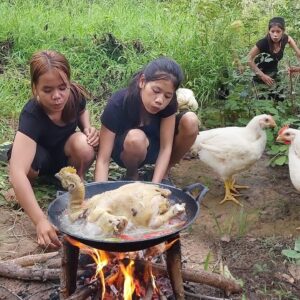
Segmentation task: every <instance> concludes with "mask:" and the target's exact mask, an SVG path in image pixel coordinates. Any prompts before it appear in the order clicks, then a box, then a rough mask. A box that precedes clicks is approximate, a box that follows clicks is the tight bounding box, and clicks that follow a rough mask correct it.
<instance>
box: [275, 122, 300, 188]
mask: <svg viewBox="0 0 300 300" xmlns="http://www.w3.org/2000/svg"><path fill="white" fill-rule="evenodd" d="M276 141H281V142H284V143H285V144H287V145H290V146H289V154H288V155H289V172H290V178H291V181H292V184H293V186H294V187H295V189H296V190H297V191H299V192H300V130H298V129H294V128H289V127H288V126H284V127H282V128H281V129H280V130H279V132H278V136H277V139H276Z"/></svg>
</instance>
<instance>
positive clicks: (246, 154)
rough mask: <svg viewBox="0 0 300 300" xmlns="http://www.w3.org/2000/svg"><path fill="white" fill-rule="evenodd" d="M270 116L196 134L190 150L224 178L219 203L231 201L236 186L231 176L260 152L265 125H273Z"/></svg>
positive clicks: (264, 135) (259, 154) (261, 116)
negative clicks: (223, 192)
mask: <svg viewBox="0 0 300 300" xmlns="http://www.w3.org/2000/svg"><path fill="white" fill-rule="evenodd" d="M275 126H276V123H275V121H274V119H273V117H272V116H270V115H266V114H263V115H258V116H256V117H254V118H253V119H252V120H251V121H250V122H249V123H248V124H247V126H245V127H223V128H215V129H210V130H206V131H202V132H200V133H199V134H198V136H197V138H196V141H195V143H194V145H193V146H192V147H191V153H192V154H193V153H195V152H196V153H197V154H198V157H199V159H200V160H201V161H203V162H204V163H205V164H207V165H208V166H210V167H211V168H212V169H213V170H214V171H215V172H216V173H217V174H218V175H219V176H220V177H221V178H222V180H223V181H224V185H225V197H224V199H223V200H222V201H221V202H220V203H224V202H225V201H233V202H235V203H236V204H239V205H241V204H240V202H239V201H238V200H237V199H236V198H235V196H237V195H236V194H235V193H236V192H237V189H238V188H247V186H238V185H236V184H235V181H234V178H233V176H234V175H235V174H237V173H240V172H241V171H244V170H246V169H248V168H249V167H250V166H252V165H253V164H254V163H255V162H256V161H257V160H258V159H259V158H260V157H261V156H262V154H263V151H264V149H265V146H266V141H267V137H266V132H265V131H264V129H265V128H270V127H275Z"/></svg>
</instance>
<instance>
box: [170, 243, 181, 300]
mask: <svg viewBox="0 0 300 300" xmlns="http://www.w3.org/2000/svg"><path fill="white" fill-rule="evenodd" d="M167 269H168V274H169V277H170V281H171V285H172V288H173V293H174V296H175V299H176V300H184V289H183V280H182V274H181V248H180V239H177V240H176V241H175V242H174V244H173V245H172V246H171V247H170V248H169V249H168V250H167Z"/></svg>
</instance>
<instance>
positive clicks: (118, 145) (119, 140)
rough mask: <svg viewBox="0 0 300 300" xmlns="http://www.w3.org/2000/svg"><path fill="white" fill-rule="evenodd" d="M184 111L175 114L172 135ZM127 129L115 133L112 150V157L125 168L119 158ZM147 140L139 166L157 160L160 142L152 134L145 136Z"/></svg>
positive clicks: (176, 129) (176, 131)
mask: <svg viewBox="0 0 300 300" xmlns="http://www.w3.org/2000/svg"><path fill="white" fill-rule="evenodd" d="M185 113H186V111H184V112H181V113H179V114H177V115H176V121H175V132H174V135H176V134H178V126H179V122H180V120H181V118H182V116H183V115H184V114H185ZM128 131H129V130H127V131H125V132H124V133H123V134H121V135H116V138H115V143H114V148H113V151H112V155H111V156H112V159H113V160H114V161H115V162H116V163H117V164H118V165H119V166H120V167H123V168H125V166H124V164H123V162H122V160H121V153H122V152H123V145H124V140H125V138H126V136H127V133H128ZM147 138H148V140H149V146H148V151H147V155H146V158H145V160H144V161H143V162H142V163H141V165H140V167H142V166H143V165H146V164H154V163H155V162H156V160H157V156H158V153H159V146H160V142H159V139H158V138H157V137H153V136H147Z"/></svg>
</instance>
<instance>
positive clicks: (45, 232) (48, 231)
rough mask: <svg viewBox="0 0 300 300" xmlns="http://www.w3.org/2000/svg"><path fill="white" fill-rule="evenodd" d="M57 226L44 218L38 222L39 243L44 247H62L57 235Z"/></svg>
mask: <svg viewBox="0 0 300 300" xmlns="http://www.w3.org/2000/svg"><path fill="white" fill-rule="evenodd" d="M57 232H58V230H57V228H56V227H54V226H53V225H52V224H50V222H49V221H48V220H47V219H46V218H43V219H41V220H40V221H39V222H38V223H37V224H36V233H37V241H38V244H39V245H40V246H41V247H43V248H52V249H57V248H59V247H61V242H60V241H59V239H58V236H57Z"/></svg>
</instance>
